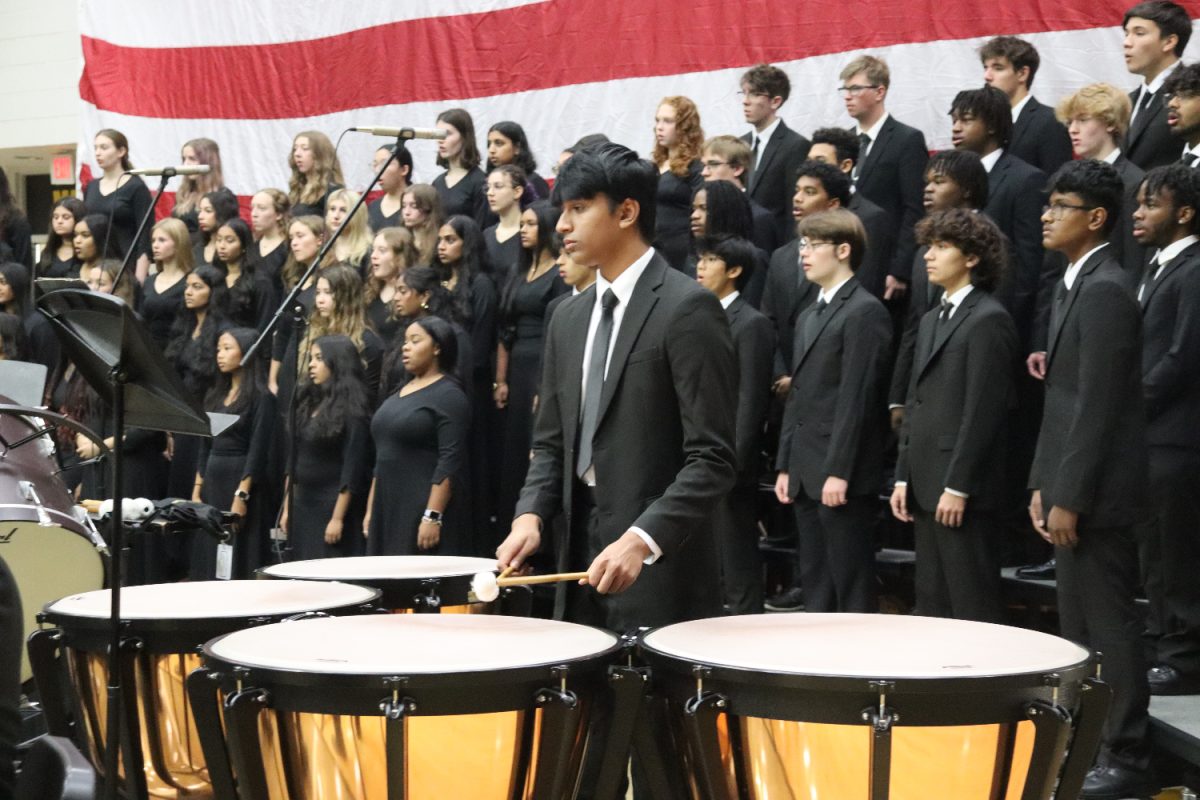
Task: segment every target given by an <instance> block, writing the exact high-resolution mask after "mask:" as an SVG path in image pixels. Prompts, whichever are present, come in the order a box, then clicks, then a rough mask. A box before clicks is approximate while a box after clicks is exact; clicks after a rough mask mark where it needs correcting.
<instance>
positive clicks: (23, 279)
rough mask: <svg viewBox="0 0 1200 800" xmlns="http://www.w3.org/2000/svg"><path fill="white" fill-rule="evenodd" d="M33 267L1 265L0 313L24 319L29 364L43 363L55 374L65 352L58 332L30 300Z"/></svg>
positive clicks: (8, 263)
mask: <svg viewBox="0 0 1200 800" xmlns="http://www.w3.org/2000/svg"><path fill="white" fill-rule="evenodd" d="M29 297H30V295H29V268H28V267H26V266H25V265H24V264H18V263H16V262H15V261H7V262H4V263H0V311H4V312H6V313H8V314H12V315H14V316H15V317H17V318H18V319H20V320H21V324H22V326H23V327H24V329H25V342H26V346H27V347H28V355H29V357H28V359H26V360H28V361H32V362H34V363H36V364H42V365H44V366H45V367H46V372H47V374H49V375H53V374H54V372H55V370H57V369H58V360H59V358H60V355H61V350H60V349H59V346H58V337H56V336H55V335H54V330H53V329H52V328H51V327H50V323H49V322H48V321H47V320H46V318H45V317H44V316H42V314H41V313H40V312H38V310H37V308H36V307H35V306H34V304H33V302H32V301H31V300H30V299H29Z"/></svg>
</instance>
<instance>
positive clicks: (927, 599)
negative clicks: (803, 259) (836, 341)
mask: <svg viewBox="0 0 1200 800" xmlns="http://www.w3.org/2000/svg"><path fill="white" fill-rule="evenodd" d="M917 242H918V243H919V244H920V245H922V247H923V248H924V249H925V263H926V265H927V266H928V270H929V282H930V283H933V284H936V285H937V286H939V287H940V288H941V289H942V291H943V292H944V294H943V297H942V299H941V300H940V301H939V307H938V308H934V309H931V310H930V311H929V312H928V313H926V314H925V316H924V317H923V318H922V319H921V327H920V334H919V336H918V344H917V348H916V350H917V368H916V370H914V372H913V377H912V381H911V382H910V384H909V390H908V401H907V405H906V408H907V411H906V413H905V416H904V427H903V429H902V430H901V432H900V449H899V456H898V459H897V462H896V486H895V489H894V490H893V491H892V503H891V505H892V514H893V515H894V516H895V517H896V519H898V520H900V521H902V522H913V523H915V531H916V549H917V575H916V593H917V608H916V613H918V614H922V615H925V616H933V617H953V618H955V619H973V620H978V621H980V622H1003V610H1002V608H1001V604H1000V562H999V558H998V546H999V537H1000V534H1001V531H1002V526H1001V520H1000V517H999V515H998V513H997V512H999V511H1001V510H1002V509H1003V507H1004V491H1003V489H1004V451H1005V445H1006V441H1007V437H1006V433H1005V427H1006V425H1007V420H1008V415H1009V411H1010V408H1011V406H1012V404H1013V401H1014V400H1015V395H1014V391H1015V388H1014V378H1015V376H1016V371H1017V366H1018V364H1019V363H1020V362H1019V360H1018V358H1017V329H1016V326H1014V325H1013V321H1012V317H1010V316H1009V315H1008V312H1007V311H1005V310H1004V306H1002V305H1000V303H998V302H997V301H996V300H995V299H994V298H993V297H992V296H991V291H992V289H993V288H995V286H996V285H997V284H998V283H999V281H1000V278H1001V277H1002V276H1003V274H1004V269H1005V266H1006V264H1005V253H1004V235H1003V234H1002V233H1000V230H999V229H998V228H997V227H996V225H995V223H993V222H992V221H991V220H989V219H988V218H987V217H984V216H981V215H979V214H976V213H975V212H973V211H968V210H965V209H954V210H951V211H942V212H938V213H936V214H933V215H931V216H929V217H926V218H925V219H924V220H922V221H921V222H920V223H919V224H918V225H917Z"/></svg>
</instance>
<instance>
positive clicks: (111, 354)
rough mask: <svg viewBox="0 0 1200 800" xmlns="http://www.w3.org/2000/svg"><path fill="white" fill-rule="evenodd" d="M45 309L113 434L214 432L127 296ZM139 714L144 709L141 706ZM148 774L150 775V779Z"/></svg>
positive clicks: (117, 463) (115, 669)
mask: <svg viewBox="0 0 1200 800" xmlns="http://www.w3.org/2000/svg"><path fill="white" fill-rule="evenodd" d="M37 304H38V309H39V310H40V311H41V312H42V314H43V315H45V316H46V317H47V318H48V319H49V320H50V324H51V326H52V327H53V328H54V333H55V335H56V336H58V340H59V342H60V343H61V344H62V348H63V352H64V354H65V355H66V356H67V357H68V358H70V359H71V360H72V361H74V362H75V368H76V369H78V370H79V373H80V374H81V375H82V376H83V378H84V380H86V381H87V382H88V384H89V385H90V386H91V387H92V388H93V389H95V390H96V393H97V394H99V395H100V397H101V398H103V399H104V400H105V401H106V402H107V403H109V405H110V406H111V408H112V419H113V436H114V438H115V439H116V441H117V442H120V441H121V439H122V437H123V436H124V433H125V426H126V425H127V424H129V425H132V426H135V427H138V428H149V429H151V430H159V431H169V432H171V433H184V434H192V435H198V436H211V435H212V429H211V426H210V423H209V419H208V417H207V416H206V415H205V413H204V412H203V411H202V410H201V409H199V408H197V407H196V406H195V404H194V403H192V402H191V401H190V400H188V399H187V394H186V392H185V390H184V388H183V385H182V384H181V383H180V381H179V378H178V377H176V375H175V371H174V370H173V369H172V368H171V366H170V365H169V364H168V363H167V361H166V359H164V358H163V355H162V353H161V351H160V350H159V348H158V347H157V346H156V345H155V344H154V342H153V341H152V340H151V339H150V337H149V335H148V334H147V333H146V330H145V323H144V322H142V320H141V318H140V317H138V316H137V315H136V314H135V313H134V312H133V309H131V308H130V307H129V306H128V305H126V304H125V301H124V300H121V299H120V298H119V297H115V296H113V295H108V294H99V293H97V292H89V291H85V290H81V289H61V290H59V291H54V292H50V293H49V294H45V295H43V296H42V297H40V298H39V299H38V301H37ZM122 462H123V458H122V456H121V448H120V447H113V448H112V478H113V482H112V486H113V489H112V492H113V513H112V516H111V517H110V521H111V525H110V529H111V534H110V541H109V550H110V553H111V555H110V558H109V568H110V570H111V571H110V573H109V574H110V575H111V576H112V641H111V643H110V644H109V651H108V706H107V720H106V724H107V727H106V733H105V737H104V743H105V749H104V790H105V791H104V797H105V798H107V799H109V800H116V798H117V796H118V784H119V783H120V777H119V769H120V757H119V754H120V751H121V750H122V749H124V750H125V752H126V759H125V765H126V773H127V778H128V779H129V780H130V781H131V782H133V784H134V785H135V786H136V785H138V783H137V782H138V779H139V778H142V776H138V775H133V774H132V773H133V771H134V770H133V767H132V766H131V765H132V764H135V763H137V761H138V759H135V758H133V757H132V755H133V749H134V748H136V747H139V746H140V743H138V742H133V741H130V737H129V735H128V731H123V730H122V726H121V712H122V710H123V709H125V708H126V706H125V701H124V699H123V697H122V686H121V666H120V658H119V651H120V648H121V550H122V546H123V543H124V542H123V540H124V525H123V524H122V520H123V519H124V517H123V515H122V508H121V501H122V500H123V497H122V481H123V480H124V466H123V463H122ZM133 713H135V714H136V713H137V711H136V709H135V710H134V711H133ZM143 780H144V778H143Z"/></svg>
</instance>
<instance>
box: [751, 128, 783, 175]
mask: <svg viewBox="0 0 1200 800" xmlns="http://www.w3.org/2000/svg"><path fill="white" fill-rule="evenodd" d="M781 122H783V119H782V118H781V117H776V118H775V121H774V122H772V123H771V124H770V125H768V126H767V127H765V128H763V129H762V130H761V131H750V150H751V152H752V153H753V150H754V143H755V142H756V141H757V142H758V155H757V156H755V158H754V169H758V162H759V161H762V155H763V153H764V152H766V149H767V145H768V144H770V143H771V137H772V136H774V135H775V131H777V130H778V129H779V123H781Z"/></svg>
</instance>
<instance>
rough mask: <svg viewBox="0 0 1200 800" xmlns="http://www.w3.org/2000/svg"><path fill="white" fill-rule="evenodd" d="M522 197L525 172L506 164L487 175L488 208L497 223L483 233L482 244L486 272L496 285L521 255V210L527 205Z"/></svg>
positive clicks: (523, 196)
mask: <svg viewBox="0 0 1200 800" xmlns="http://www.w3.org/2000/svg"><path fill="white" fill-rule="evenodd" d="M525 197H526V189H525V171H524V170H522V169H521V168H520V167H518V166H515V165H512V164H509V165H506V166H503V167H496V168H495V169H493V170H492V171H491V172H490V173H488V183H487V202H488V208H490V209H491V210H492V213H493V214H495V215H496V217H497V219H498V221H497V222H496V224H495V225H492V226H490V227H488V229H487V230H485V231H484V232H483V242H484V245H485V246H486V247H487V255H488V257H487V267H488V271H489V272H490V273H491V274H492V275H494V276H496V279H497V280H499V281H504V280H505V278H506V277H507V276H508V274H509V273H510V272H512V270H513V269H514V268H515V266H516V263H517V256H518V255H520V252H521V237H520V236H519V235H518V234H519V233H520V230H521V210H522V209H524V208H525V207H526V206H528V205H529V204H528V203H526V202H525Z"/></svg>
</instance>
